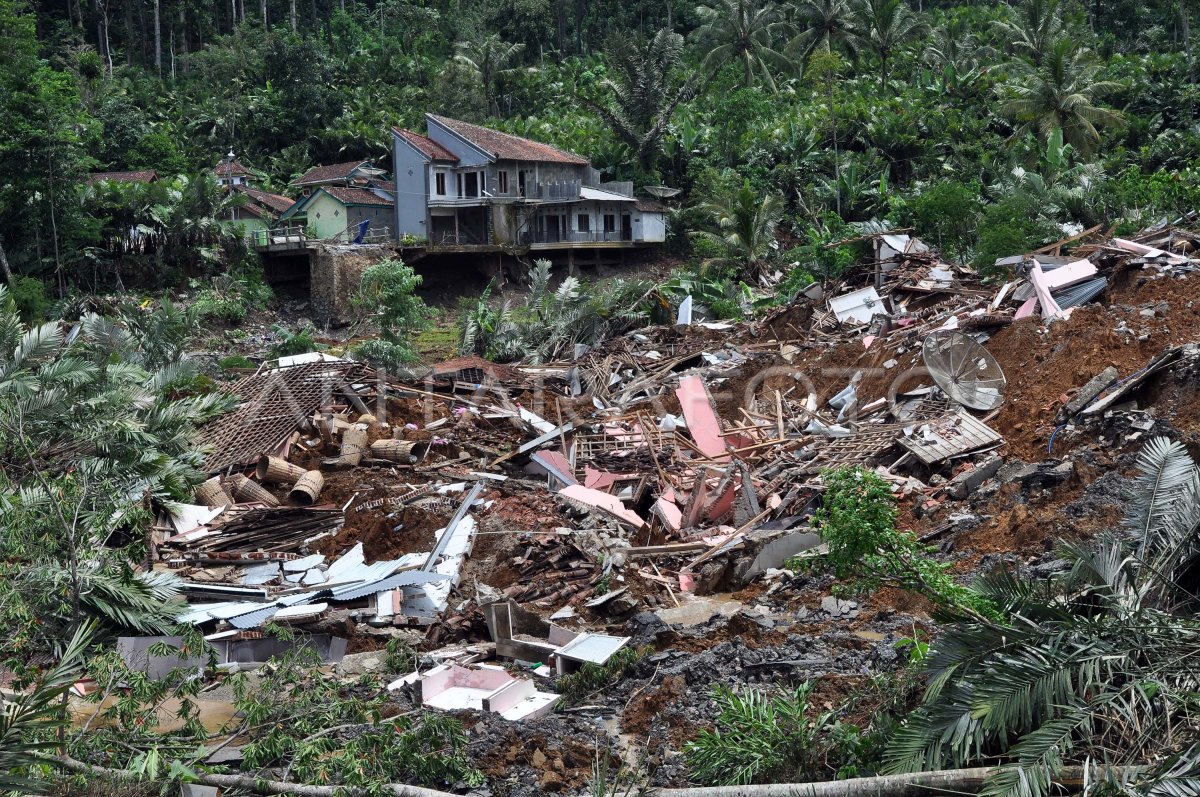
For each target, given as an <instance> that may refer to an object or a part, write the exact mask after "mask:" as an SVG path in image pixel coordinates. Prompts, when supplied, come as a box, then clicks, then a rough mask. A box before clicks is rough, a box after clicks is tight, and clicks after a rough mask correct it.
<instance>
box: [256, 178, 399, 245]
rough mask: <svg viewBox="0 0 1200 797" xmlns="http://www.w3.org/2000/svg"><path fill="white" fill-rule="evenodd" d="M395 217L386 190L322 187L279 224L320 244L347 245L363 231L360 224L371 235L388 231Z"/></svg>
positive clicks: (393, 205)
mask: <svg viewBox="0 0 1200 797" xmlns="http://www.w3.org/2000/svg"><path fill="white" fill-rule="evenodd" d="M394 214H395V200H394V195H392V194H390V193H389V192H388V191H386V190H385V189H382V188H358V187H346V186H336V185H322V186H317V187H316V188H315V189H314V190H313V191H312V193H310V194H309V195H308V196H306V197H302V198H301V199H299V200H297V201H296V203H295V204H294V205H292V206H291V207H290V208H288V209H287V210H286V211H284V213H282V214H281V215H280V217H279V220H280V221H281V222H287V223H288V224H291V225H295V226H303V227H304V228H305V229H307V230H308V231H309V233H310V235H311V237H315V238H318V239H320V240H323V241H328V240H334V239H337V240H342V241H345V242H350V241H353V240H355V238H356V237H358V233H359V232H360V231H362V230H363V229H364V228H363V226H362V225H363V222H366V223H367V224H366V228H365V230H366V231H369V232H370V233H372V234H379V233H382V232H384V231H387V230H388V228H389V227H390V226H391V223H392V219H393V216H394Z"/></svg>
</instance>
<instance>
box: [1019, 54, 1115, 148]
mask: <svg viewBox="0 0 1200 797" xmlns="http://www.w3.org/2000/svg"><path fill="white" fill-rule="evenodd" d="M1099 73H1100V65H1099V63H1098V62H1097V61H1096V59H1095V58H1094V57H1093V56H1092V54H1091V52H1090V51H1088V50H1086V49H1082V48H1077V47H1076V46H1075V44H1074V43H1073V42H1072V41H1070V40H1069V39H1065V38H1064V39H1059V40H1058V41H1056V42H1055V43H1054V45H1053V46H1052V47H1051V48H1050V51H1049V52H1048V53H1047V54H1046V57H1045V58H1044V59H1043V60H1042V63H1041V65H1040V66H1038V65H1035V64H1031V63H1027V62H1024V61H1021V62H1018V63H1017V65H1016V73H1015V74H1014V76H1013V79H1012V80H1011V81H1010V82H1009V83H1008V84H1007V85H1005V86H1001V87H999V89H998V91H1000V92H1001V93H1002V96H1003V97H1005V102H1004V104H1003V105H1002V106H1001V108H1000V111H1001V113H1002V114H1004V115H1006V116H1008V117H1010V118H1011V119H1013V120H1014V121H1016V122H1018V123H1020V125H1021V127H1020V128H1019V132H1024V131H1030V132H1033V133H1035V134H1036V135H1037V136H1038V137H1039V138H1040V139H1041V140H1042V141H1043V142H1045V141H1048V140H1049V138H1050V134H1051V133H1052V132H1053V131H1055V130H1061V131H1062V135H1063V139H1064V140H1065V141H1066V142H1067V143H1068V144H1070V145H1071V146H1072V147H1074V148H1075V151H1076V152H1078V153H1080V154H1082V155H1088V154H1090V153H1091V152H1092V151H1093V150H1094V149H1095V148H1096V145H1097V144H1098V143H1100V130H1099V129H1100V128H1104V127H1112V126H1116V125H1119V124H1120V123H1121V121H1122V117H1121V114H1120V112H1119V111H1115V110H1113V109H1111V108H1102V107H1100V106H1098V105H1096V101H1097V100H1098V99H1099V98H1100V97H1103V96H1104V95H1106V94H1109V93H1111V92H1113V91H1116V90H1117V89H1119V88H1120V87H1121V86H1120V84H1119V83H1116V82H1114V81H1111V80H1100V79H1098V75H1099Z"/></svg>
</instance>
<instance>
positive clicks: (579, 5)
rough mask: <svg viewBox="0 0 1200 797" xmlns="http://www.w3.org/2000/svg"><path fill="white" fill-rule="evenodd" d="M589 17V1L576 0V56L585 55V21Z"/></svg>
mask: <svg viewBox="0 0 1200 797" xmlns="http://www.w3.org/2000/svg"><path fill="white" fill-rule="evenodd" d="M586 17H587V0H575V54H576V55H583V20H584V19H585V18H586Z"/></svg>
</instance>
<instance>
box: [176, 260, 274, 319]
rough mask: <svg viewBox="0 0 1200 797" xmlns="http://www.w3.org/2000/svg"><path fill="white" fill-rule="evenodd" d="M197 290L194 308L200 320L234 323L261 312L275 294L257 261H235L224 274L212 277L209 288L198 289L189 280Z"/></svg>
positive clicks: (199, 286)
mask: <svg viewBox="0 0 1200 797" xmlns="http://www.w3.org/2000/svg"><path fill="white" fill-rule="evenodd" d="M190 285H191V287H192V288H199V289H200V290H199V292H198V293H197V294H196V300H195V308H196V310H197V312H199V313H200V315H201V316H202V317H203V318H211V319H216V320H218V321H225V322H227V323H237V322H239V321H241V320H242V319H244V318H245V317H246V313H247V312H248V311H249V310H262V309H264V308H265V307H266V306H267V303H268V302H269V301H271V298H272V297H273V296H274V293H273V292H272V291H271V287H270V286H269V285H267V283H266V281H265V280H264V279H263V273H262V267H261V266H260V265H259V264H258V262H257V261H256V260H253V259H250V258H245V259H243V260H240V261H238V263H237V264H236V265H234V266H232V267H231V268H230V269H229V270H228V271H227V272H225V273H224V274H219V275H217V276H216V277H213V279H212V284H211V285H209V286H207V287H203V288H201V283H200V281H199V280H191V282H190Z"/></svg>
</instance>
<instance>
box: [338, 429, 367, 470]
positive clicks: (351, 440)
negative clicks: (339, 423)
mask: <svg viewBox="0 0 1200 797" xmlns="http://www.w3.org/2000/svg"><path fill="white" fill-rule="evenodd" d="M366 451H367V430H366V429H363V428H361V427H359V426H357V425H356V426H352V427H350V428H349V429H347V430H346V432H345V433H344V434H343V435H342V453H341V455H340V456H339V457H338V458H337V462H338V464H339V465H357V464H358V463H359V462H361V461H362V458H363V454H364V453H366Z"/></svg>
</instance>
